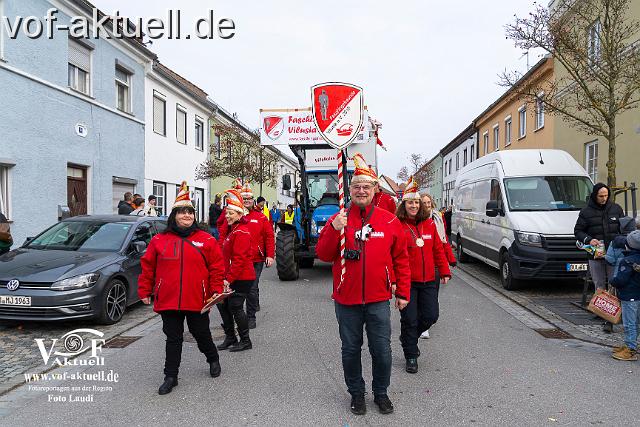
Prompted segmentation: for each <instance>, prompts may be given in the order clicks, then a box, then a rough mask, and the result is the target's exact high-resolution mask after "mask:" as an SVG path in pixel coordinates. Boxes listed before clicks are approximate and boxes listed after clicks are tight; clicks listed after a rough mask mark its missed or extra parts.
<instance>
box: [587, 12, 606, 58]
mask: <svg viewBox="0 0 640 427" xmlns="http://www.w3.org/2000/svg"><path fill="white" fill-rule="evenodd" d="M601 30H602V24H601V23H600V19H598V20H596V21H595V22H594V23H593V24H591V25H590V26H589V28H588V29H587V55H588V57H589V62H590V63H591V64H592V65H593V64H596V63H598V61H599V60H600V31H601Z"/></svg>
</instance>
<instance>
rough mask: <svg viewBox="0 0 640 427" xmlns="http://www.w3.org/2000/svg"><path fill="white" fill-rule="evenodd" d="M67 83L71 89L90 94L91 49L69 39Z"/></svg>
mask: <svg viewBox="0 0 640 427" xmlns="http://www.w3.org/2000/svg"><path fill="white" fill-rule="evenodd" d="M67 70H68V75H67V77H68V85H69V87H70V88H71V89H74V90H77V91H78V92H82V93H84V94H85V95H90V94H91V49H89V48H87V47H86V46H84V45H82V44H80V43H78V42H77V41H75V40H72V39H69V61H68V67H67Z"/></svg>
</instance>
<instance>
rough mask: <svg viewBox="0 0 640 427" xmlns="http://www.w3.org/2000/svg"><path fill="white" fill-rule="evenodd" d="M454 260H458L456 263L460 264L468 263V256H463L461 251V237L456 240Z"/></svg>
mask: <svg viewBox="0 0 640 427" xmlns="http://www.w3.org/2000/svg"><path fill="white" fill-rule="evenodd" d="M456 258H458V262H459V263H461V264H464V263H465V262H469V255H467V254H465V253H464V251H463V250H462V237H460V236H458V238H457V239H456Z"/></svg>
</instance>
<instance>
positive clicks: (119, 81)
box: [116, 66, 131, 113]
mask: <svg viewBox="0 0 640 427" xmlns="http://www.w3.org/2000/svg"><path fill="white" fill-rule="evenodd" d="M116 107H117V108H118V110H120V111H124V112H125V113H130V112H131V73H129V72H127V71H126V70H123V69H122V68H120V67H117V66H116Z"/></svg>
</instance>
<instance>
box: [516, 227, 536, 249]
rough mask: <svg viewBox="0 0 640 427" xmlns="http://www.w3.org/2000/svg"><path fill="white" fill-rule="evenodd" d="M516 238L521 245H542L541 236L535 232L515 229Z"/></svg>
mask: <svg viewBox="0 0 640 427" xmlns="http://www.w3.org/2000/svg"><path fill="white" fill-rule="evenodd" d="M515 234H516V239H518V242H520V244H521V245H527V246H538V247H542V236H541V235H540V234H537V233H524V232H522V231H516V232H515Z"/></svg>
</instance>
